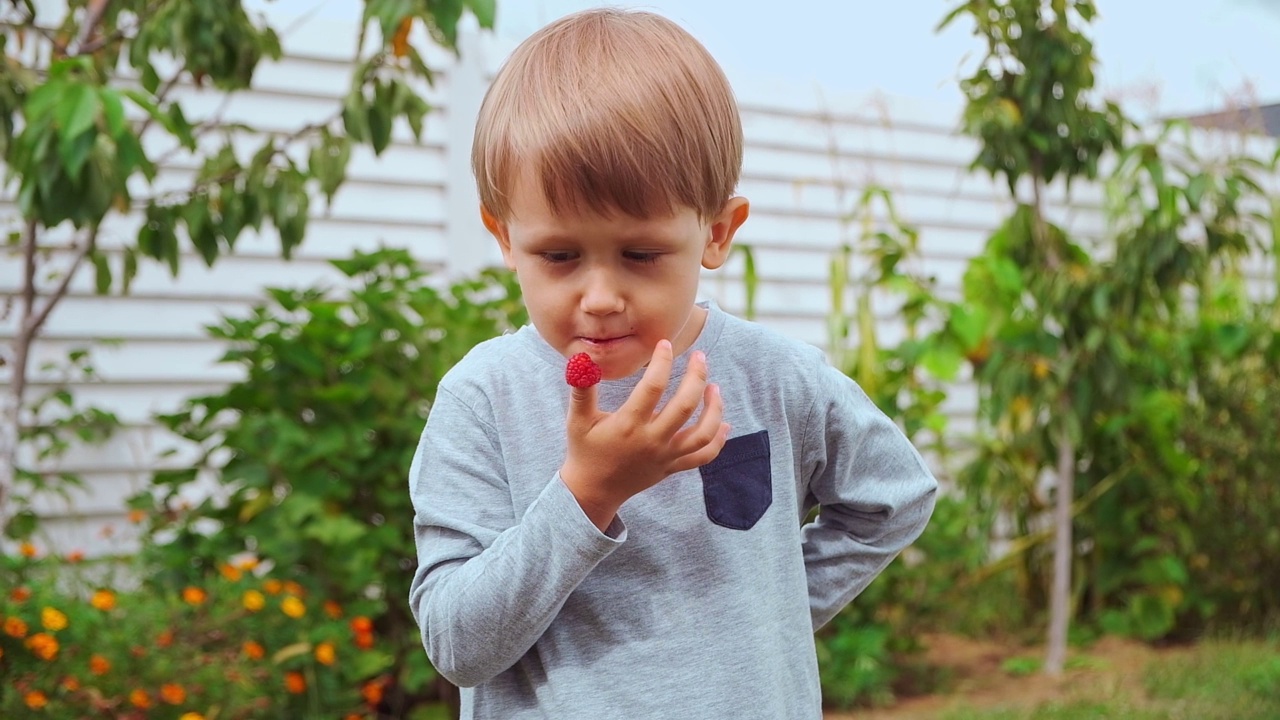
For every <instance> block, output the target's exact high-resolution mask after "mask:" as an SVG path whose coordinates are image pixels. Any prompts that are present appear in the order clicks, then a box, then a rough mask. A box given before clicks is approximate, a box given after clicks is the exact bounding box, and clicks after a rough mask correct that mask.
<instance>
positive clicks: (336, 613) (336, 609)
mask: <svg viewBox="0 0 1280 720" xmlns="http://www.w3.org/2000/svg"><path fill="white" fill-rule="evenodd" d="M324 614H325V615H328V616H329V617H331V618H333V619H334V620H337V619H338V618H340V617H342V606H341V605H339V604H338V603H337V602H335V601H333V600H325V601H324Z"/></svg>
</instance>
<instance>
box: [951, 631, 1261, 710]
mask: <svg viewBox="0 0 1280 720" xmlns="http://www.w3.org/2000/svg"><path fill="white" fill-rule="evenodd" d="M1143 686H1144V689H1145V693H1144V694H1138V695H1137V696H1134V695H1127V694H1125V692H1124V691H1118V692H1117V693H1116V694H1115V696H1114V697H1105V698H1098V697H1092V698H1087V699H1075V700H1069V701H1060V702H1052V703H1045V704H1042V705H1040V706H1037V707H1032V708H1016V709H1000V708H994V709H993V708H983V709H968V708H965V709H959V710H955V711H952V712H951V713H949V714H946V715H944V716H943V720H1111V719H1112V718H1115V719H1116V720H1276V719H1277V718H1280V643H1275V642H1272V643H1263V642H1247V643H1228V642H1206V643H1204V644H1203V645H1200V646H1198V647H1197V648H1196V649H1195V650H1194V652H1192V653H1190V654H1187V655H1177V656H1172V657H1167V658H1164V659H1160V660H1156V661H1153V662H1152V663H1151V664H1149V665H1148V666H1147V668H1146V670H1145V672H1144V675H1143ZM1085 693H1087V688H1083V689H1082V690H1081V691H1080V693H1079V694H1085Z"/></svg>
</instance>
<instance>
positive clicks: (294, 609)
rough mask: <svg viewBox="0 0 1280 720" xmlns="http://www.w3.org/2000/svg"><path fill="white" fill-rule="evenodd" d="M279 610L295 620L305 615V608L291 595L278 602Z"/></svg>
mask: <svg viewBox="0 0 1280 720" xmlns="http://www.w3.org/2000/svg"><path fill="white" fill-rule="evenodd" d="M280 610H282V611H283V612H284V614H285V615H288V616H289V617H291V618H293V619H295V620H296V619H298V618H300V617H302V616H303V615H306V614H307V606H306V605H303V604H302V601H301V600H299V599H298V598H296V597H294V596H292V595H290V596H288V597H286V598H285V599H284V600H282V601H280Z"/></svg>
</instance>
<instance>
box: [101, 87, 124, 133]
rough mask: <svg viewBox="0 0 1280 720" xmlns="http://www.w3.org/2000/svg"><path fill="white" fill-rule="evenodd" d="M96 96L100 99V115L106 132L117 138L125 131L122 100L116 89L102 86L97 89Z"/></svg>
mask: <svg viewBox="0 0 1280 720" xmlns="http://www.w3.org/2000/svg"><path fill="white" fill-rule="evenodd" d="M98 98H99V99H100V100H101V101H102V116H103V119H104V120H105V121H106V124H107V132H108V133H110V134H111V136H112V137H113V138H118V137H119V136H120V135H121V134H123V133H124V132H125V129H126V127H127V126H126V125H125V119H124V102H123V101H122V100H121V99H120V93H119V92H117V91H116V90H114V89H112V88H109V87H104V88H99V89H98Z"/></svg>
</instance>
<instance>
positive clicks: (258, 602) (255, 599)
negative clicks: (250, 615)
mask: <svg viewBox="0 0 1280 720" xmlns="http://www.w3.org/2000/svg"><path fill="white" fill-rule="evenodd" d="M242 602H243V603H244V609H245V610H248V611H249V612H258V611H259V610H261V609H262V608H263V607H265V606H266V604H267V598H266V597H264V596H263V595H262V593H260V592H258V591H257V590H246V591H245V593H244V599H243V600H242Z"/></svg>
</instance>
